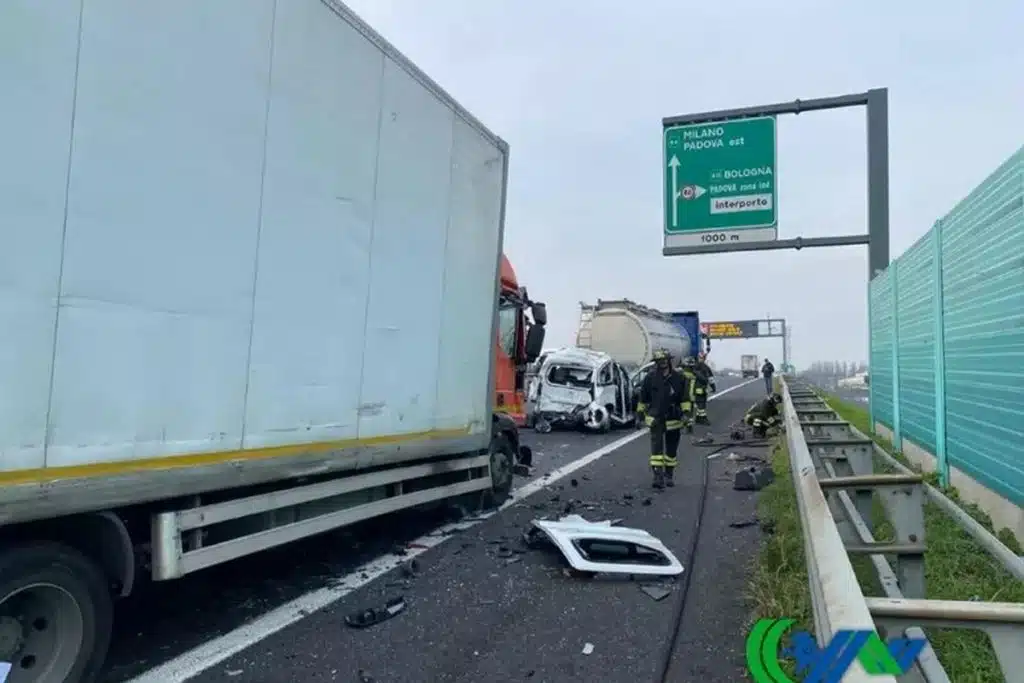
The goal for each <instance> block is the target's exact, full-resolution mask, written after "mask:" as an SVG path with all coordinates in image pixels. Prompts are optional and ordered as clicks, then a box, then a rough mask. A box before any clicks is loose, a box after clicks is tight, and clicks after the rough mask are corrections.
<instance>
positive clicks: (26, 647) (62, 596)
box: [0, 542, 113, 683]
mask: <svg viewBox="0 0 1024 683" xmlns="http://www.w3.org/2000/svg"><path fill="white" fill-rule="evenodd" d="M112 624H113V600H112V598H111V594H110V589H109V587H108V585H107V582H106V580H105V579H104V576H103V573H102V572H101V571H100V569H99V568H98V567H97V566H96V564H95V563H93V562H92V561H91V560H90V559H89V558H87V557H86V556H85V555H83V554H82V553H80V552H78V551H77V550H75V549H74V548H70V547H68V546H65V545H63V544H60V543H51V542H40V543H30V544H25V545H20V546H14V547H10V548H3V549H0V661H6V662H11V663H12V664H13V668H12V669H11V672H10V675H9V677H8V678H7V683H91V681H93V680H95V678H96V676H97V675H99V673H100V668H101V667H102V666H103V660H104V659H105V658H106V656H107V648H108V647H109V645H110V635H111V627H112Z"/></svg>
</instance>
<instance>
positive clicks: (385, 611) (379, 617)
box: [345, 597, 405, 628]
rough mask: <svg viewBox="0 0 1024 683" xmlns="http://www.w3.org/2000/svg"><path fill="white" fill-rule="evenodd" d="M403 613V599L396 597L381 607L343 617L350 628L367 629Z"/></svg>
mask: <svg viewBox="0 0 1024 683" xmlns="http://www.w3.org/2000/svg"><path fill="white" fill-rule="evenodd" d="M404 611H405V598H403V597H397V598H392V599H391V600H388V601H387V602H386V603H384V606H383V607H371V608H369V609H365V610H363V611H361V612H356V613H355V614H350V615H348V616H347V617H345V623H346V624H348V625H349V626H351V627H352V628H368V627H370V626H375V625H377V624H379V623H381V622H382V621H387V620H388V619H390V618H391V617H394V616H396V615H399V614H401V613H402V612H404Z"/></svg>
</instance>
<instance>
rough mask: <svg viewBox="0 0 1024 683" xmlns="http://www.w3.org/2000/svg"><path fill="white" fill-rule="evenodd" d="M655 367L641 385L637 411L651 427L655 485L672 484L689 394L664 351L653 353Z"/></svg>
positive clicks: (659, 486)
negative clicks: (685, 404)
mask: <svg viewBox="0 0 1024 683" xmlns="http://www.w3.org/2000/svg"><path fill="white" fill-rule="evenodd" d="M654 362H655V367H654V368H653V369H652V370H651V372H648V373H647V376H646V377H644V380H643V383H642V384H641V385H640V402H639V404H638V405H637V408H636V409H637V412H638V413H641V414H643V416H644V422H645V423H646V424H647V426H648V427H650V429H651V472H652V473H653V474H654V482H653V486H654V488H656V489H661V488H664V487H665V486H675V481H674V480H673V475H674V474H675V469H676V464H677V463H676V453H677V451H678V450H679V439H680V430H681V429H682V428H683V416H684V403H685V402H686V400H687V397H688V395H689V394H688V388H687V386H686V379H685V378H684V377H683V375H682V374H681V373H679V372H677V371H676V370H675V369H673V368H672V358H671V357H670V356H669V354H668V352H666V351H661V350H659V351H656V352H655V353H654Z"/></svg>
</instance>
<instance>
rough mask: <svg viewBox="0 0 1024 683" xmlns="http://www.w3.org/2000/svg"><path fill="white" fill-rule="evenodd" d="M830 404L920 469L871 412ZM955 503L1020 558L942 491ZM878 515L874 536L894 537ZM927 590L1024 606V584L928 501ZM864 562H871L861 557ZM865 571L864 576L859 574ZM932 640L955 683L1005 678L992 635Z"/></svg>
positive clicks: (942, 633)
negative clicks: (876, 431)
mask: <svg viewBox="0 0 1024 683" xmlns="http://www.w3.org/2000/svg"><path fill="white" fill-rule="evenodd" d="M824 398H825V400H826V402H827V403H828V404H829V406H830V407H831V408H832V409H833V410H835V411H836V413H837V414H838V415H839V416H840V417H841V418H842V419H844V420H846V421H847V422H849V423H850V424H852V425H853V426H854V427H856V428H857V429H859V430H860V431H861V432H862V433H864V434H867V435H869V436H871V438H873V439H874V440H875V441H876V442H877V443H878V445H880V446H881V447H882V448H884V449H885V450H886V452H888V453H889V454H890V455H893V457H895V458H896V459H897V460H898V461H900V462H901V463H903V464H904V465H905V466H907V467H909V468H910V469H912V470H914V471H917V472H920V471H921V469H920V468H919V467H917V466H916V465H914V464H913V463H911V462H910V461H908V460H907V459H906V458H905V457H904V456H902V455H900V454H895V453H893V448H892V443H891V442H890V441H889V440H888V439H885V438H882V437H879V436H872V435H871V430H870V416H869V414H868V411H867V410H865V409H864V408H861V407H860V406H857V405H855V404H852V403H849V402H847V401H843V400H842V399H840V398H838V397H836V396H832V395H828V394H826V395H824ZM875 469H876V471H878V472H893V471H895V470H894V468H892V467H891V466H890V465H889V464H888V463H886V462H885V461H883V460H880V459H878V458H876V459H875ZM925 479H926V480H927V481H928V483H929V484H931V485H932V486H935V487H937V488H941V487H940V485H939V481H938V477H937V476H936V475H935V474H934V473H928V474H925ZM943 493H945V494H946V495H947V496H948V497H949V498H950V499H951V500H953V501H954V502H956V503H957V504H958V505H959V506H960V507H961V508H962V509H963V510H964V511H965V512H967V513H968V514H969V515H970V516H971V517H973V518H974V519H975V520H976V521H978V522H979V523H980V524H981V525H982V526H984V527H985V528H986V529H988V530H989V531H990V532H992V533H993V534H995V535H996V536H997V537H998V538H999V540H1000V541H1002V542H1003V543H1004V544H1006V546H1007V547H1008V548H1010V550H1012V551H1013V552H1014V553H1016V554H1018V555H1020V554H1021V547H1020V544H1019V543H1018V542H1017V539H1016V538H1015V537H1014V536H1013V534H1012V533H1011V532H1010V531H1009V530H1008V529H1001V530H998V531H997V530H996V529H995V528H994V527H993V524H992V518H991V517H989V515H988V514H986V513H985V511H984V510H982V509H981V508H979V507H978V506H977V505H974V504H972V503H967V502H965V501H963V500H961V499H960V496H959V494H958V492H957V491H956V489H955V488H954V487H947V488H944V489H943ZM874 517H875V519H874V520H872V521H873V522H874V527H875V537H876V538H877V539H878V540H880V541H888V540H892V539H893V538H894V537H895V534H894V531H893V528H892V525H891V524H890V523H889V521H888V519H887V518H886V515H885V511H884V509H883V508H882V505H881V504H880V503H879V502H878V501H877V500H876V502H875V509H874ZM924 520H925V544H926V546H927V548H928V550H927V552H926V553H925V558H924V562H925V590H926V591H927V597H929V598H933V599H942V600H981V601H997V602H1024V583H1022V582H1020V581H1018V580H1017V579H1016V578H1014V577H1013V576H1012V575H1011V574H1010V573H1009V572H1007V571H1006V570H1005V569H1004V568H1003V566H1002V565H1001V564H1000V563H999V562H998V561H997V560H995V559H994V558H992V556H991V555H989V554H988V552H987V551H985V549H984V548H982V547H981V545H979V544H978V543H977V541H975V540H974V539H973V538H972V537H971V536H970V534H968V533H967V532H966V531H964V530H963V529H962V528H961V527H960V525H959V524H958V523H957V521H956V520H955V519H953V518H952V517H950V516H949V515H947V514H946V513H945V512H944V511H943V510H942V508H940V507H938V506H937V505H935V504H934V503H932V502H931V501H930V500H928V499H925V508H924ZM858 559H864V560H866V559H867V558H858ZM858 573H860V572H858ZM873 578H874V577H873V573H872V574H871V579H872V580H871V582H870V583H868V584H867V585H865V583H864V582H863V581H862V586H863V587H864V588H865V593H866V594H869V595H881V594H882V593H881V591H880V590H879V588H878V587H877V585H876V583H875V582H874V580H873ZM927 634H928V639H929V640H930V641H931V643H932V647H934V648H935V653H936V654H937V655H938V657H939V661H940V662H942V665H943V667H944V668H945V669H946V673H948V674H949V677H950V679H951V680H953V681H957V683H960V681H963V682H964V683H1002V682H1003V681H1004V680H1005V679H1004V677H1003V674H1002V672H1001V671H1000V669H999V663H998V662H997V660H996V656H995V652H993V650H992V645H991V643H990V641H989V638H988V636H987V635H986V634H985V633H983V632H981V631H969V630H966V629H957V630H953V629H927Z"/></svg>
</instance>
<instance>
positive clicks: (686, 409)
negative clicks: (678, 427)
mask: <svg viewBox="0 0 1024 683" xmlns="http://www.w3.org/2000/svg"><path fill="white" fill-rule="evenodd" d="M682 408H683V412H684V413H688V412H690V409H691V408H693V404H692V403H690V402H689V401H687V402H686V403H683V404H682Z"/></svg>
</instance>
